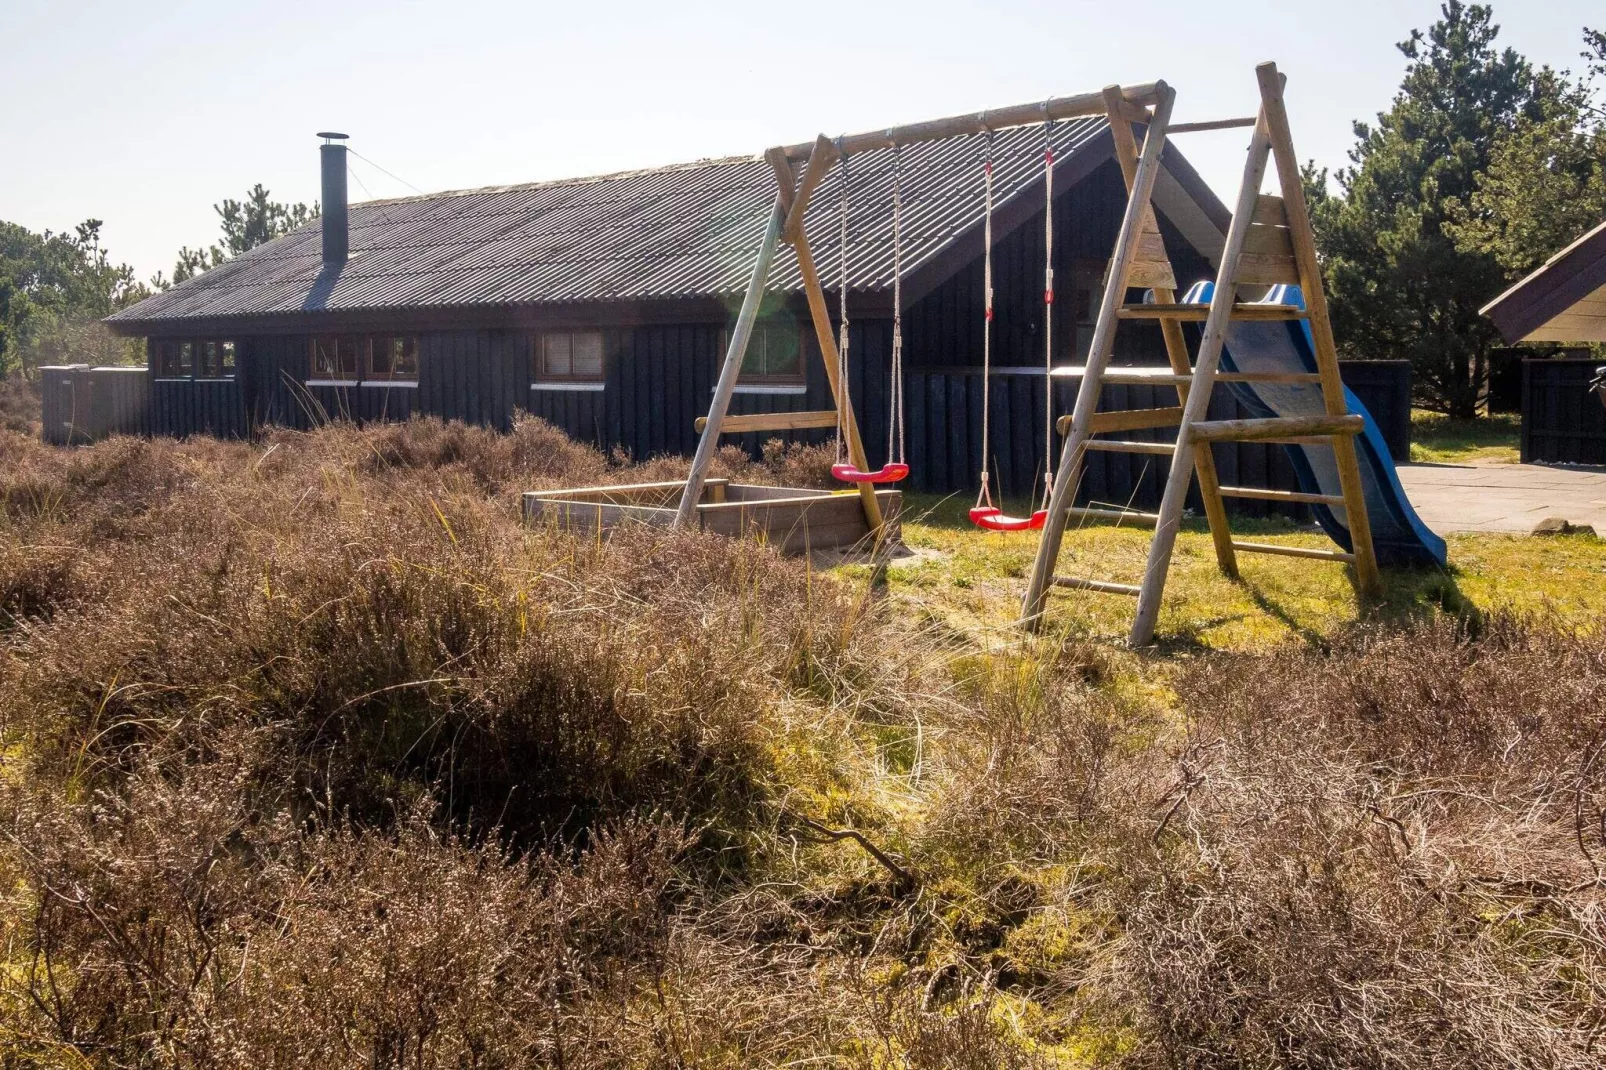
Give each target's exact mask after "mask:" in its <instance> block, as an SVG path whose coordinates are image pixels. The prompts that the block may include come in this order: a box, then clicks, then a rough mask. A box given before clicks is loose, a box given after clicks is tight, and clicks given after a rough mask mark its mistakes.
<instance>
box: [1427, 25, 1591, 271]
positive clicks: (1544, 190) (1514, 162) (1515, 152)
mask: <svg viewBox="0 0 1606 1070" xmlns="http://www.w3.org/2000/svg"><path fill="white" fill-rule="evenodd" d="M1584 43H1585V46H1586V51H1585V52H1584V53H1583V56H1584V58H1585V59H1586V60H1587V61H1588V63H1589V67H1588V74H1587V75H1586V76H1585V78H1584V79H1583V80H1581V81H1579V82H1577V83H1574V82H1572V81H1571V79H1570V77H1569V75H1568V73H1567V72H1565V71H1563V72H1560V73H1557V72H1552V71H1548V70H1546V71H1541V72H1540V74H1539V77H1538V79H1537V92H1536V94H1535V103H1536V109H1535V111H1536V114H1533V115H1525V116H1523V117H1521V118H1520V119H1518V121H1517V122H1516V123H1515V124H1514V125H1513V126H1512V127H1511V128H1510V129H1509V130H1507V131H1504V132H1502V133H1500V134H1499V135H1498V137H1497V139H1496V141H1495V144H1494V148H1493V150H1492V151H1491V152H1490V154H1489V165H1488V167H1487V168H1485V169H1484V170H1483V172H1482V173H1480V174H1479V175H1478V176H1477V188H1476V189H1475V190H1474V191H1473V192H1472V194H1471V196H1469V197H1468V198H1467V199H1466V200H1465V201H1464V202H1459V201H1458V202H1457V203H1456V204H1454V205H1452V206H1451V208H1450V215H1451V219H1452V222H1451V223H1450V224H1448V225H1447V226H1446V230H1447V231H1448V233H1449V234H1450V236H1451V237H1452V238H1453V239H1454V240H1455V242H1456V245H1457V246H1458V247H1459V248H1461V249H1462V250H1463V251H1465V252H1469V253H1475V254H1477V253H1481V254H1487V255H1489V256H1492V257H1494V258H1495V260H1496V261H1498V262H1499V264H1500V266H1501V267H1502V268H1504V269H1505V271H1506V273H1507V275H1508V277H1509V278H1510V279H1513V280H1514V279H1516V278H1520V277H1521V276H1523V275H1526V274H1527V273H1528V272H1530V271H1532V270H1533V269H1534V268H1536V267H1538V266H1539V265H1540V264H1543V263H1544V262H1545V261H1546V260H1547V259H1548V258H1549V257H1550V256H1551V255H1553V254H1554V253H1556V252H1557V251H1558V250H1560V249H1563V248H1565V247H1566V246H1567V245H1568V244H1570V243H1571V242H1572V241H1573V240H1574V239H1575V238H1577V237H1578V236H1579V235H1580V234H1583V233H1584V232H1586V231H1588V230H1590V229H1592V228H1593V227H1595V226H1598V225H1599V224H1600V222H1601V220H1602V219H1603V218H1606V109H1603V108H1602V107H1601V105H1600V104H1599V103H1598V91H1599V84H1600V83H1601V82H1602V81H1606V34H1602V33H1601V32H1599V31H1596V30H1589V29H1586V30H1585V31H1584Z"/></svg>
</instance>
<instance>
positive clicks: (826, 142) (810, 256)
mask: <svg viewBox="0 0 1606 1070" xmlns="http://www.w3.org/2000/svg"><path fill="white" fill-rule="evenodd" d="M835 158H836V147H835V146H834V145H832V144H831V141H830V139H828V138H827V137H826V136H825V135H824V134H821V135H820V136H819V138H817V139H816V140H815V142H814V154H813V155H811V156H810V157H809V162H808V166H807V167H806V168H804V171H803V179H802V181H801V182H800V183H799V184H798V189H797V197H796V200H795V201H794V202H793V204H792V210H791V212H790V213H789V214H788V219H787V226H788V227H794V226H795V229H794V230H793V231H792V233H791V234H790V235H789V236H788V238H787V240H788V241H790V242H791V243H792V252H793V253H795V254H796V256H797V270H798V273H799V274H800V275H802V276H803V296H804V298H805V300H807V302H808V306H809V319H810V320H812V321H813V323H814V337H815V339H816V341H818V343H819V346H820V359H821V360H822V361H823V362H824V363H825V381H826V382H827V383H828V384H829V385H830V387H831V399H832V401H833V402H834V403H835V404H836V408H837V412H839V413H841V414H842V429H843V432H844V434H845V435H846V437H847V443H846V445H847V448H848V460H850V461H852V462H853V466H854V467H855V468H858V469H859V470H860V471H864V470H866V469H868V468H869V467H870V463H869V460H868V459H867V458H866V457H865V453H864V442H863V441H862V440H861V439H860V438H859V420H858V417H856V416H855V415H854V413H853V406H852V405H851V404H849V403H848V399H847V398H846V397H845V396H844V394H843V390H842V384H841V383H840V382H838V381H837V380H838V379H839V378H840V377H839V376H838V375H837V367H838V365H839V364H840V363H841V359H840V355H839V354H838V353H837V349H836V337H835V335H834V334H833V333H832V331H831V313H830V311H829V310H828V309H827V308H826V305H825V291H824V290H823V289H821V288H820V273H819V271H818V270H816V268H815V266H814V253H813V251H812V250H811V249H810V248H809V236H808V233H807V232H806V231H805V229H804V227H803V213H804V211H805V210H806V209H807V208H808V203H809V197H810V196H811V195H812V194H813V193H814V190H815V189H816V188H817V187H818V186H819V184H820V180H821V179H822V178H823V177H824V175H825V168H826V167H828V166H829V165H830V161H832V160H834V159H835ZM821 161H824V162H821ZM859 500H860V502H861V503H863V505H864V520H865V523H866V524H867V525H868V526H869V528H870V530H871V532H873V533H874V534H875V544H876V547H877V548H879V547H880V546H881V540H882V537H883V535H884V534H885V531H884V525H883V523H882V518H881V503H880V502H879V501H877V500H876V496H875V485H874V484H871V483H860V484H859Z"/></svg>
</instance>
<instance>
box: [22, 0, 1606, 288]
mask: <svg viewBox="0 0 1606 1070" xmlns="http://www.w3.org/2000/svg"><path fill="white" fill-rule="evenodd" d="M1438 7H1439V5H1438V0H1394V2H1389V0H1344V2H1340V3H1331V4H1275V3H1257V4H1247V3H1246V4H1241V5H1240V4H1228V5H1220V4H1215V5H1212V4H1204V3H1200V2H1198V0H1191V2H1187V3H1182V2H1173V0H1150V2H1148V3H1141V4H1120V5H1115V4H1110V3H1108V2H1105V0H1099V2H1083V0H1051V2H1037V0H1032V2H1028V0H994V2H992V3H988V4H985V5H983V4H970V5H967V4H958V3H950V2H945V0H926V2H904V3H877V2H874V0H858V2H852V3H843V2H840V0H816V2H813V3H777V2H773V0H749V2H748V3H731V2H725V3H708V2H697V0H680V2H675V0H668V2H663V0H660V2H652V3H642V2H637V0H614V2H592V3H584V2H574V0H569V2H565V3H561V4H554V3H517V2H511V0H451V2H433V3H411V2H405V0H324V2H319V3H309V2H302V0H278V2H273V3H267V2H258V0H192V2H174V3H163V2H159V0H153V2H143V3H136V2H131V0H120V2H103V0H44V2H38V0H0V91H3V93H4V100H5V102H6V104H5V107H4V109H3V111H0V219H6V220H9V221H12V222H16V223H21V224H23V225H25V226H27V227H30V228H32V229H35V230H40V229H44V228H47V227H48V228H50V229H53V230H63V229H68V228H70V227H71V226H72V225H73V224H74V223H76V222H78V221H79V220H82V219H84V218H86V217H91V216H93V217H96V218H100V219H104V220H105V221H106V226H105V235H106V240H107V244H108V246H109V248H110V250H111V252H112V254H113V255H114V257H116V258H117V259H120V260H126V261H128V262H130V263H132V264H133V265H134V266H135V268H136V269H137V270H138V271H139V273H140V275H141V277H145V276H148V275H150V274H151V273H153V272H155V271H157V270H158V269H160V270H164V271H169V272H170V271H171V270H172V264H173V259H174V256H173V254H174V252H175V251H176V250H177V249H178V247H179V246H180V245H184V244H188V245H192V246H194V245H202V244H206V243H210V242H212V241H214V240H216V236H217V220H216V217H215V215H214V214H213V212H212V208H211V206H212V204H214V203H215V202H217V201H219V200H222V199H223V198H225V197H231V196H232V197H238V196H240V194H241V193H243V192H244V190H245V189H247V188H248V187H249V186H250V185H252V184H253V183H256V182H262V183H263V184H265V185H266V186H267V187H268V188H269V189H270V190H272V191H273V194H274V196H275V197H276V198H277V199H281V200H304V201H307V202H308V203H310V202H312V201H313V200H315V199H316V197H317V195H318V161H317V152H316V145H317V143H318V142H317V139H316V138H314V137H313V134H314V132H315V131H318V130H328V129H335V130H342V131H345V132H347V133H349V134H351V136H352V140H351V145H352V147H353V148H354V149H355V150H356V151H357V152H359V153H361V154H362V155H363V156H365V157H367V158H368V159H370V160H373V161H374V162H376V163H377V164H378V165H380V166H381V167H383V168H384V169H386V170H388V171H390V172H392V173H394V174H395V175H398V176H400V178H401V179H403V180H405V182H407V183H411V184H412V185H413V186H416V187H418V188H419V189H422V190H425V191H435V190H443V189H462V188H467V187H473V186H485V185H496V184H502V183H512V182H525V181H533V180H538V179H547V178H562V177H567V176H573V175H586V174H597V173H601V172H606V171H616V170H622V169H626V168H634V167H647V166H655V165H658V164H666V163H676V162H682V161H687V160H693V159H697V158H700V157H706V156H724V155H736V154H747V153H756V152H758V151H761V150H762V149H763V148H764V147H766V146H768V145H772V144H777V143H781V142H793V141H801V140H805V139H808V138H812V137H813V136H814V135H815V134H817V133H820V132H824V133H827V134H833V135H834V134H837V133H843V132H851V131H857V130H862V129H869V128H875V127H880V126H886V125H890V124H893V123H899V122H909V121H915V120H919V119H926V118H935V117H937V116H942V115H948V114H953V113H956V112H964V111H974V110H979V109H981V108H984V107H996V106H999V105H1004V104H1015V103H1020V102H1024V101H1034V100H1040V99H1042V98H1044V97H1047V96H1057V95H1063V94H1068V93H1075V92H1082V91H1086V90H1093V89H1098V88H1099V87H1101V86H1103V85H1106V84H1108V83H1111V82H1123V83H1133V82H1143V81H1149V80H1152V79H1155V78H1164V79H1165V80H1166V81H1168V82H1170V83H1171V84H1172V85H1174V86H1176V87H1177V90H1178V98H1177V112H1176V118H1177V119H1178V120H1179V121H1186V120H1195V119H1209V118H1224V117H1228V116H1235V115H1242V114H1248V113H1249V112H1250V110H1251V109H1252V108H1253V106H1254V101H1255V96H1254V91H1255V83H1254V65H1255V63H1257V62H1259V61H1261V60H1265V59H1274V60H1276V61H1277V62H1278V64H1279V65H1280V66H1281V67H1282V68H1283V70H1284V72H1285V73H1286V74H1287V75H1288V78H1289V84H1288V101H1289V110H1290V113H1291V116H1292V119H1293V129H1294V138H1295V144H1296V148H1297V149H1298V151H1299V153H1300V155H1301V156H1302V157H1305V158H1312V157H1313V158H1315V159H1316V160H1318V161H1319V162H1320V163H1322V164H1324V165H1327V166H1338V165H1341V164H1342V163H1343V162H1344V154H1345V152H1346V150H1347V149H1348V148H1349V146H1350V144H1351V142H1352V140H1353V139H1352V136H1351V133H1350V123H1351V121H1352V120H1353V119H1355V118H1370V117H1371V116H1372V115H1373V114H1374V113H1375V112H1377V111H1378V110H1380V109H1383V108H1386V107H1387V106H1388V104H1389V101H1390V99H1391V98H1392V96H1393V93H1394V91H1395V89H1396V87H1397V86H1398V83H1399V78H1400V73H1401V70H1402V67H1403V62H1404V59H1403V57H1402V56H1400V54H1399V53H1398V52H1397V51H1396V50H1395V48H1394V45H1395V43H1396V42H1398V41H1401V40H1403V39H1405V38H1406V37H1407V36H1408V35H1409V33H1410V30H1411V29H1412V27H1423V28H1425V27H1426V26H1427V25H1428V24H1429V23H1430V22H1432V21H1433V19H1434V18H1435V17H1436V15H1437V12H1438ZM1495 17H1496V21H1498V22H1499V23H1500V24H1501V25H1502V27H1503V32H1502V34H1501V40H1502V42H1503V43H1505V44H1508V45H1511V46H1513V47H1515V48H1517V49H1518V50H1519V51H1521V52H1523V53H1525V54H1526V55H1527V56H1528V57H1529V58H1530V59H1532V60H1534V61H1535V62H1540V63H1549V64H1552V65H1554V66H1571V67H1574V68H1577V67H1578V66H1579V65H1580V64H1579V63H1578V61H1577V56H1578V53H1579V51H1580V49H1581V47H1582V46H1581V40H1580V38H1581V30H1582V27H1583V26H1584V25H1585V24H1586V23H1589V24H1594V25H1597V26H1600V25H1603V24H1606V10H1603V8H1602V7H1601V5H1600V2H1599V0H1547V2H1545V3H1537V2H1533V0H1524V2H1515V0H1495ZM1243 141H1244V137H1243V132H1242V131H1233V132H1228V133H1217V134H1197V135H1191V136H1190V137H1189V138H1188V139H1187V141H1186V142H1184V143H1183V149H1184V151H1185V152H1186V153H1187V155H1188V157H1189V158H1190V159H1191V160H1192V161H1193V162H1194V164H1195V165H1196V166H1197V167H1198V168H1199V169H1200V171H1201V172H1202V173H1203V174H1204V176H1205V178H1206V179H1207V180H1208V181H1209V182H1210V183H1211V184H1212V185H1213V186H1214V187H1215V188H1216V189H1217V191H1218V192H1221V193H1222V194H1223V196H1224V198H1225V199H1228V200H1230V199H1231V195H1232V192H1233V190H1234V187H1235V186H1236V183H1237V180H1238V179H1237V176H1238V172H1239V169H1240V167H1241V166H1242V149H1243ZM352 168H353V173H354V176H355V177H356V178H357V179H358V180H360V184H359V182H353V183H352V187H351V195H352V198H353V199H354V200H366V199H368V195H369V194H370V193H371V195H372V196H374V197H393V196H402V195H406V194H409V193H411V192H414V191H413V190H412V189H410V188H409V187H408V186H407V185H404V184H403V183H402V182H398V181H396V180H395V179H392V178H390V177H387V176H386V175H385V174H383V173H381V172H380V171H377V170H375V169H374V168H373V167H371V166H369V165H368V164H366V163H364V162H363V161H362V160H353V161H352ZM364 187H366V190H367V192H366V193H365V190H364Z"/></svg>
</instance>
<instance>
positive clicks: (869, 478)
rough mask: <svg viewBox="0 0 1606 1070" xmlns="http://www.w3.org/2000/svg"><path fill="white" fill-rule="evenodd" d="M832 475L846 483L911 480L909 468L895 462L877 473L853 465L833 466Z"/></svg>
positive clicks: (884, 466)
mask: <svg viewBox="0 0 1606 1070" xmlns="http://www.w3.org/2000/svg"><path fill="white" fill-rule="evenodd" d="M831 475H832V476H833V477H835V478H837V479H840V480H841V481H842V482H844V483H897V482H898V481H900V480H904V479H908V478H909V466H908V465H906V464H902V463H900V462H897V461H893V462H890V463H888V464H884V465H882V466H881V468H880V469H878V470H877V471H874V472H866V471H863V470H862V469H859V468H855V467H853V465H851V464H833V465H832V466H831Z"/></svg>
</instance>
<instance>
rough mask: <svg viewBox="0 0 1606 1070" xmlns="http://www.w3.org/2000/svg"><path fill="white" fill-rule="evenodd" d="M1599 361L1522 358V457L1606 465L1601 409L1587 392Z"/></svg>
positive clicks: (1605, 418)
mask: <svg viewBox="0 0 1606 1070" xmlns="http://www.w3.org/2000/svg"><path fill="white" fill-rule="evenodd" d="M1600 364H1601V362H1600V361H1598V360H1594V359H1584V360H1572V359H1554V358H1543V357H1538V358H1536V357H1529V358H1527V359H1525V360H1524V361H1523V362H1522V460H1523V463H1525V464H1527V463H1539V464H1606V407H1602V405H1601V403H1600V398H1599V397H1598V396H1597V395H1595V394H1593V393H1591V392H1590V390H1589V381H1590V380H1591V379H1593V378H1594V375H1595V369H1596V368H1597V367H1598V366H1600Z"/></svg>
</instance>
